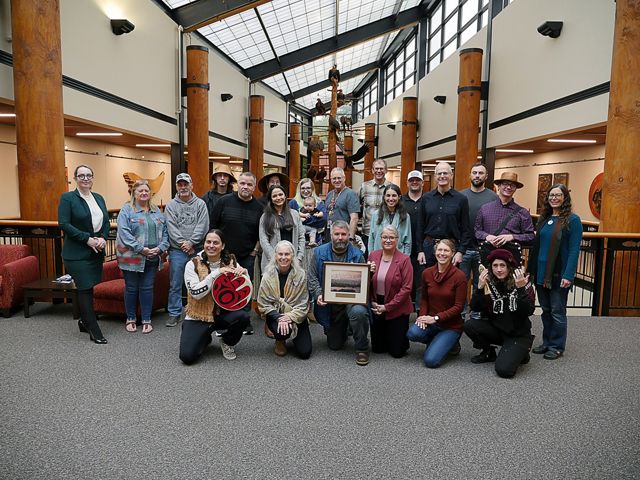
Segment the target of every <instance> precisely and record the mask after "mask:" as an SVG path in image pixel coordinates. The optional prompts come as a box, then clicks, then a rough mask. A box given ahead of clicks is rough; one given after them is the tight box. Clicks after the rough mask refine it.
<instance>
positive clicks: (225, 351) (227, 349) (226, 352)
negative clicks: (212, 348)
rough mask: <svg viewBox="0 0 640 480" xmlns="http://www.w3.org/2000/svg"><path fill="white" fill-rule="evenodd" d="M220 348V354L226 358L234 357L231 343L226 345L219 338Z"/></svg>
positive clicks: (234, 353)
mask: <svg viewBox="0 0 640 480" xmlns="http://www.w3.org/2000/svg"><path fill="white" fill-rule="evenodd" d="M220 348H222V356H223V357H224V358H226V359H227V360H235V359H236V351H235V350H234V348H233V347H232V346H231V345H227V344H226V343H224V342H223V341H222V338H220Z"/></svg>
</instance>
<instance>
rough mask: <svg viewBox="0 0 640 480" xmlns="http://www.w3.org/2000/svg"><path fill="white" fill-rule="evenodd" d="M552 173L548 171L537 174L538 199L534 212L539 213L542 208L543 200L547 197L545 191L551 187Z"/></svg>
mask: <svg viewBox="0 0 640 480" xmlns="http://www.w3.org/2000/svg"><path fill="white" fill-rule="evenodd" d="M552 180H553V175H552V174H550V173H540V174H539V175H538V201H537V205H536V213H537V214H538V215H539V214H540V213H542V209H543V208H544V202H545V200H546V199H547V191H549V189H550V188H551V185H552V183H551V182H552Z"/></svg>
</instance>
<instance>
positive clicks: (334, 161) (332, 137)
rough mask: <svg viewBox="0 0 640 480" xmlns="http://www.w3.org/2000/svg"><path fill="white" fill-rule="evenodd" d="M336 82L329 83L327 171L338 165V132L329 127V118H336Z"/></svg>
mask: <svg viewBox="0 0 640 480" xmlns="http://www.w3.org/2000/svg"><path fill="white" fill-rule="evenodd" d="M337 96H338V84H337V82H332V83H331V111H330V113H329V115H330V116H329V173H331V170H333V169H334V168H336V167H337V166H338V154H337V153H336V144H337V135H338V132H336V131H335V130H333V129H332V128H331V119H332V118H333V119H335V120H337V119H338V118H337V117H338V97H337Z"/></svg>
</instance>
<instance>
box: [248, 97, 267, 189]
mask: <svg viewBox="0 0 640 480" xmlns="http://www.w3.org/2000/svg"><path fill="white" fill-rule="evenodd" d="M249 171H250V172H251V173H253V174H254V175H255V176H256V178H257V179H258V180H260V179H261V178H262V177H263V176H264V97H263V96H262V95H250V96H249Z"/></svg>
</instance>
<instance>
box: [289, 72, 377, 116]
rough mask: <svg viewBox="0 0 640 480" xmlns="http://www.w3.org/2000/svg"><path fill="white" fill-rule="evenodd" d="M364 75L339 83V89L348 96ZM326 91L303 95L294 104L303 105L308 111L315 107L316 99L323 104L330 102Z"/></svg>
mask: <svg viewBox="0 0 640 480" xmlns="http://www.w3.org/2000/svg"><path fill="white" fill-rule="evenodd" d="M364 76H365V74H362V75H358V76H357V77H354V78H350V79H349V80H345V81H344V82H340V85H339V88H341V89H342V91H343V92H344V93H345V95H346V94H349V93H351V92H352V91H353V89H354V88H356V86H357V85H358V83H360V81H361V80H362V79H363V78H364ZM326 90H327V89H323V90H319V91H317V92H315V93H310V94H309V95H305V96H304V97H300V98H296V103H297V104H298V105H303V106H304V107H307V108H308V109H309V110H311V109H312V108H314V107H315V105H316V101H317V100H318V97H320V99H321V100H322V101H323V102H328V101H329V100H331V93H330V92H328V91H326Z"/></svg>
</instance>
